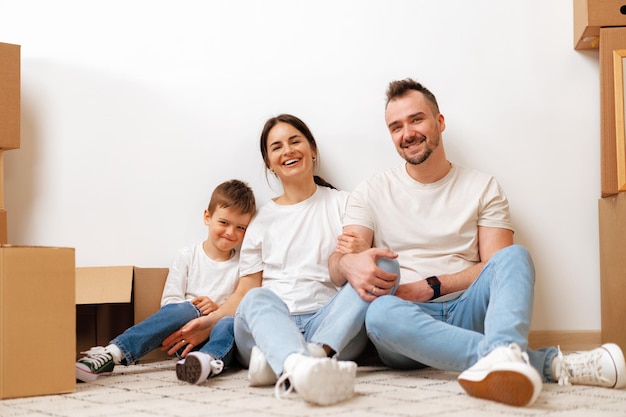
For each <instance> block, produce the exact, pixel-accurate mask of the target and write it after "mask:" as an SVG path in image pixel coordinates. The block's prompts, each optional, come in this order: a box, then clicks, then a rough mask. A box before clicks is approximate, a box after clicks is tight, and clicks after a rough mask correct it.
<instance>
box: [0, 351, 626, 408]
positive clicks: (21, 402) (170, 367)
mask: <svg viewBox="0 0 626 417" xmlns="http://www.w3.org/2000/svg"><path fill="white" fill-rule="evenodd" d="M174 364H175V361H174V360H168V361H162V362H153V363H146V364H138V365H133V366H128V367H124V366H118V367H117V368H116V369H115V372H114V374H113V375H112V376H110V377H104V378H100V379H99V380H97V381H95V382H93V383H89V384H83V383H81V384H78V386H77V390H76V392H74V393H72V394H65V395H52V396H44V397H31V398H21V399H10V400H3V401H0V416H2V417H14V416H30V417H34V416H59V417H75V416H76V417H78V416H81V417H85V416H89V417H95V416H101V417H120V416H138V417H142V416H145V417H148V416H151V417H152V416H168V417H175V416H181V417H191V416H233V417H234V416H240V417H244V416H254V417H259V416H298V417H308V416H341V417H367V416H387V417H395V416H428V417H433V416H437V417H446V416H481V417H483V416H487V417H488V416H554V417H556V416H563V417H565V416H568V417H569V416H580V417H609V416H610V417H625V416H626V390H611V389H603V388H593V387H581V386H578V387H559V386H558V385H557V384H545V385H544V388H543V391H542V393H541V395H540V396H539V399H538V401H537V402H536V403H535V404H534V405H533V406H532V407H526V408H516V407H508V406H505V405H501V404H497V403H493V402H490V401H484V400H478V399H475V398H471V397H469V396H467V395H466V394H465V393H464V392H463V391H462V389H461V388H460V386H459V385H458V384H457V382H456V379H455V378H456V374H455V373H452V372H443V371H434V370H430V369H425V370H420V371H406V372H402V371H392V370H389V369H386V368H384V367H381V366H362V367H359V370H358V373H357V384H356V394H355V396H354V397H353V398H351V399H350V400H348V401H345V402H342V403H340V404H337V405H334V406H330V407H316V406H312V405H309V404H307V403H305V402H304V401H302V400H301V399H300V398H299V397H298V395H297V394H296V393H291V394H289V396H288V397H287V398H285V399H283V400H278V399H276V398H274V397H273V388H271V387H267V388H251V387H249V386H248V383H247V381H246V371H245V370H240V369H233V370H227V371H225V372H224V373H223V374H222V375H220V376H219V377H216V378H211V379H209V380H208V381H207V382H206V383H204V384H203V385H200V386H193V385H189V384H186V383H181V382H179V381H178V380H177V379H176V375H175V371H174Z"/></svg>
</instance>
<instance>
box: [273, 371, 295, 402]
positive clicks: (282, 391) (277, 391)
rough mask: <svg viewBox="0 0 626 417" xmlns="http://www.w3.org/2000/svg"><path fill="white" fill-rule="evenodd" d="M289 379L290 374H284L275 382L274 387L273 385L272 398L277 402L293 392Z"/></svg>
mask: <svg viewBox="0 0 626 417" xmlns="http://www.w3.org/2000/svg"><path fill="white" fill-rule="evenodd" d="M290 377H291V374H289V373H288V372H284V373H283V374H282V375H281V376H280V378H278V381H276V385H274V396H275V397H276V398H278V399H279V400H280V399H283V398H284V397H286V396H287V395H288V394H289V393H290V392H291V391H293V384H291V383H289V382H290V381H289V378H290Z"/></svg>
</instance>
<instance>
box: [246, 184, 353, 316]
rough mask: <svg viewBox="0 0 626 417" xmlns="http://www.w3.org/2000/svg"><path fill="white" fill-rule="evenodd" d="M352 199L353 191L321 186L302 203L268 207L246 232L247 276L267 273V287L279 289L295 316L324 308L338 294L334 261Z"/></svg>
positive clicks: (269, 203) (263, 209)
mask: <svg viewBox="0 0 626 417" xmlns="http://www.w3.org/2000/svg"><path fill="white" fill-rule="evenodd" d="M347 197H348V192H345V191H338V190H333V189H331V188H328V187H322V186H318V187H317V190H316V191H315V193H314V194H313V195H312V196H311V197H309V198H308V199H307V200H305V201H302V202H300V203H298V204H293V205H280V204H276V203H275V202H274V201H270V202H268V203H267V204H265V205H264V206H263V207H261V208H260V209H259V211H258V212H257V214H256V216H255V217H254V219H253V220H252V222H251V223H250V225H249V226H248V229H247V231H246V236H245V237H244V240H243V243H242V246H241V256H240V261H239V269H240V273H241V276H246V275H250V274H253V273H256V272H259V271H263V284H262V286H263V287H264V288H269V289H270V290H272V291H274V292H275V293H276V294H277V295H278V296H279V297H280V298H281V299H282V300H283V301H284V302H285V303H286V304H287V306H288V307H289V311H290V313H291V314H306V313H313V312H316V311H317V310H319V309H320V308H321V307H322V306H324V305H325V304H326V303H327V302H328V301H329V300H330V299H331V298H332V297H333V296H334V295H335V294H336V293H337V291H338V289H337V287H336V286H335V285H334V284H333V283H332V281H331V280H330V275H329V272H328V258H329V257H330V255H331V254H332V253H333V252H334V250H335V247H336V245H337V237H338V236H339V235H340V234H341V231H342V227H341V219H342V217H343V213H344V209H345V204H346V200H347Z"/></svg>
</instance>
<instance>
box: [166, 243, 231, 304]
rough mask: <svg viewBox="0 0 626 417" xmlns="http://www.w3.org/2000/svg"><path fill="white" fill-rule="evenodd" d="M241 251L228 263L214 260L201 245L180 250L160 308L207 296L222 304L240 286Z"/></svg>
mask: <svg viewBox="0 0 626 417" xmlns="http://www.w3.org/2000/svg"><path fill="white" fill-rule="evenodd" d="M238 280H239V252H236V251H234V253H233V256H231V258H230V259H229V260H227V261H215V260H213V259H211V258H209V257H208V256H207V254H206V252H204V249H202V243H199V244H196V245H194V246H189V247H186V248H183V249H181V250H179V251H178V252H177V254H176V256H175V257H174V261H173V262H172V266H171V268H170V270H169V274H168V275H167V279H166V281H165V287H164V288H163V295H162V296H161V307H163V306H164V305H166V304H171V303H180V302H183V301H190V300H192V299H194V298H195V297H198V296H202V295H204V296H208V297H209V298H210V299H211V300H213V302H214V303H216V304H220V305H221V304H223V303H224V301H226V298H228V297H229V296H230V295H231V294H232V293H233V292H234V291H235V288H236V287H237V282H238Z"/></svg>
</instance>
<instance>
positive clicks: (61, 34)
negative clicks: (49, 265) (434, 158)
mask: <svg viewBox="0 0 626 417" xmlns="http://www.w3.org/2000/svg"><path fill="white" fill-rule="evenodd" d="M572 13H573V11H572V2H571V1H570V0H553V1H545V0H525V1H511V0H506V1H493V0H492V1H488V0H475V1H471V2H470V1H467V0H448V1H445V2H444V1H426V0H422V1H417V0H407V1H400V0H386V1H371V2H363V1H357V0H349V1H336V0H332V1H326V0H324V1H308V2H304V1H297V2H296V1H288V0H285V1H275V0H264V1H255V0H242V1H233V2H228V1H219V2H218V1H200V0H197V1H177V2H174V1H120V0H113V1H106V2H105V1H100V2H84V1H69V0H56V1H54V2H50V1H46V0H19V1H18V0H11V1H5V0H0V41H2V42H8V43H15V44H19V45H21V46H22V148H21V149H20V150H14V151H10V152H7V153H6V154H5V184H6V185H5V200H6V203H5V205H6V208H7V210H8V213H9V239H10V241H11V242H12V243H14V244H31V245H47V246H70V247H75V248H76V262H77V265H78V266H92V265H127V264H132V265H138V266H144V267H167V266H169V264H170V262H171V260H172V257H173V255H174V253H175V252H176V251H177V250H178V249H179V248H180V247H182V246H185V245H187V244H190V243H194V242H196V241H199V240H201V239H203V238H205V237H206V229H205V227H204V225H203V223H202V217H201V216H202V211H203V209H204V207H205V205H206V203H207V202H208V198H209V195H210V192H211V191H212V189H213V187H214V186H215V185H217V184H218V183H220V182H222V181H224V180H226V179H230V178H232V177H238V178H242V179H244V180H247V181H248V182H249V183H250V184H251V185H252V186H253V187H254V189H255V191H256V194H257V197H258V200H259V202H261V203H263V202H265V201H267V200H268V199H269V198H270V197H271V196H273V195H274V194H276V192H278V191H279V189H278V188H277V187H276V186H275V185H274V189H272V188H270V186H269V185H268V183H267V182H266V179H265V173H264V170H263V165H262V162H261V158H260V155H259V151H258V144H257V141H258V136H259V133H260V130H261V126H262V124H263V122H264V121H265V119H267V118H268V117H270V116H272V115H276V114H278V113H281V112H290V113H293V114H296V115H298V116H300V117H301V118H302V119H304V120H305V122H307V123H308V124H309V126H310V127H311V129H312V131H313V133H314V134H315V136H316V138H317V140H318V143H319V146H320V151H321V159H322V174H323V176H325V177H327V179H329V180H330V181H331V182H333V183H335V185H337V186H340V187H341V188H344V189H352V188H353V187H354V186H355V185H356V184H357V183H358V182H359V181H360V180H362V179H364V178H366V177H367V176H368V175H369V174H371V173H373V172H375V171H378V170H380V169H384V168H387V167H389V166H392V165H395V164H397V163H399V162H400V158H399V157H398V156H397V155H396V153H395V150H394V148H393V146H392V144H391V141H390V139H389V136H388V134H387V132H386V129H385V126H384V121H383V105H384V92H385V88H386V86H387V83H388V82H389V81H391V80H393V79H398V78H405V77H409V76H410V77H414V78H416V79H418V80H420V81H422V82H423V83H424V84H425V85H427V86H428V87H429V88H430V89H431V90H432V91H433V92H434V93H435V94H436V95H437V97H438V99H439V102H440V107H441V110H442V113H443V114H444V115H445V116H446V120H447V130H446V132H445V133H444V141H445V143H446V147H447V152H448V157H449V158H450V159H451V160H453V161H455V162H457V163H460V164H463V165H467V166H472V167H476V168H479V169H481V170H483V171H485V172H488V173H491V174H493V175H495V176H496V178H498V179H499V181H500V183H501V184H502V186H503V187H504V189H505V190H506V192H507V194H508V197H509V199H510V203H511V210H512V215H513V219H514V222H515V224H516V227H517V233H516V240H517V242H518V243H521V244H524V245H526V246H527V247H528V248H529V249H530V250H531V252H532V254H533V256H534V260H535V263H536V269H537V285H536V303H535V304H536V306H535V316H534V324H533V329H535V330H597V329H599V328H600V295H599V254H598V251H599V247H598V215H597V200H598V198H599V196H600V146H599V124H600V122H599V82H598V78H599V75H598V74H599V73H598V53H597V51H589V52H580V51H575V50H574V49H573V35H572V31H573V23H572Z"/></svg>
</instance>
